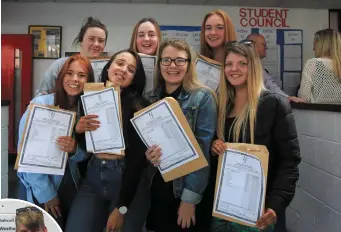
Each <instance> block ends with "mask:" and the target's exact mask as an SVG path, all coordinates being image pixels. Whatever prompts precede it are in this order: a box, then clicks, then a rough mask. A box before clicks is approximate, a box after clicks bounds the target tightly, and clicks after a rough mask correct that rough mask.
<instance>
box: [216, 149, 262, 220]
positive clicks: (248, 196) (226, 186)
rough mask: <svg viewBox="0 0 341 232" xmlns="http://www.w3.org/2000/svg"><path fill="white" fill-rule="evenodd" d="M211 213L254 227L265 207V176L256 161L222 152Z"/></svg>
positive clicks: (236, 152)
mask: <svg viewBox="0 0 341 232" xmlns="http://www.w3.org/2000/svg"><path fill="white" fill-rule="evenodd" d="M220 173H221V175H220V179H219V186H218V188H217V192H216V196H217V197H216V199H215V201H214V208H213V211H214V212H215V213H218V214H222V215H224V216H226V217H230V218H234V219H237V220H240V221H242V222H245V223H249V224H253V225H255V224H256V222H257V220H258V219H259V218H260V217H261V214H262V212H263V205H264V199H265V197H264V194H265V175H264V171H263V168H262V164H261V161H260V159H259V158H257V157H255V156H253V155H250V154H247V153H243V152H240V151H236V150H232V149H228V150H226V151H225V154H224V157H223V162H222V167H221V170H220Z"/></svg>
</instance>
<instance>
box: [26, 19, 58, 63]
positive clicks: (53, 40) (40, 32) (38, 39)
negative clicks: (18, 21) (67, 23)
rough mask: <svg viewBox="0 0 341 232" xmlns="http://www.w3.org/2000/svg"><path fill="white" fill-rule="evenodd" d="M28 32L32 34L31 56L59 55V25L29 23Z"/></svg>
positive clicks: (46, 57) (46, 56)
mask: <svg viewBox="0 0 341 232" xmlns="http://www.w3.org/2000/svg"><path fill="white" fill-rule="evenodd" d="M28 33H29V34H31V35H32V36H33V58H37V59H58V58H60V57H61V49H62V27H61V26H40V25H30V26H28Z"/></svg>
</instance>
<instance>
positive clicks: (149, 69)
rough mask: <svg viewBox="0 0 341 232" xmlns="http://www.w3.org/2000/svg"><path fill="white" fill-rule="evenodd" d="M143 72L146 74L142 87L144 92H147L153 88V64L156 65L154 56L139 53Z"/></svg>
mask: <svg viewBox="0 0 341 232" xmlns="http://www.w3.org/2000/svg"><path fill="white" fill-rule="evenodd" d="M140 57H141V60H142V64H143V68H144V72H145V74H146V78H147V80H146V86H145V88H144V92H145V93H148V92H151V91H152V90H153V89H154V76H155V65H156V59H157V57H156V56H146V55H140Z"/></svg>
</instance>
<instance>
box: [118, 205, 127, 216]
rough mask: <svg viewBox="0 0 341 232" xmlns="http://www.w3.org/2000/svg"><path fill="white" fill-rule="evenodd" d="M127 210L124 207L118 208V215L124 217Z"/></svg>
mask: <svg viewBox="0 0 341 232" xmlns="http://www.w3.org/2000/svg"><path fill="white" fill-rule="evenodd" d="M127 211H128V209H127V207H126V206H121V207H120V208H118V212H120V214H122V215H125V214H126V213H127Z"/></svg>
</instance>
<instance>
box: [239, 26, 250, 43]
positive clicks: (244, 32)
mask: <svg viewBox="0 0 341 232" xmlns="http://www.w3.org/2000/svg"><path fill="white" fill-rule="evenodd" d="M236 32H237V40H238V41H240V40H243V39H246V37H247V36H248V35H250V34H251V28H236Z"/></svg>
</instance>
